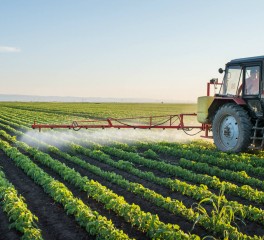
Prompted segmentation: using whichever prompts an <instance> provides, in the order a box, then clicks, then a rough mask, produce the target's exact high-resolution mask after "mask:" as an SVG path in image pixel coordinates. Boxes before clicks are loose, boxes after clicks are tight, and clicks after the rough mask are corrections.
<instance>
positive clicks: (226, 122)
mask: <svg viewBox="0 0 264 240" xmlns="http://www.w3.org/2000/svg"><path fill="white" fill-rule="evenodd" d="M212 130H213V138H214V143H215V145H216V147H217V148H218V149H219V150H221V151H223V152H228V151H230V152H241V151H245V150H246V149H247V148H248V147H249V145H250V137H251V132H252V123H251V121H250V118H249V115H248V113H247V111H246V110H244V109H243V108H242V107H241V106H239V105H236V104H234V103H227V104H225V105H223V106H222V107H220V108H219V110H218V111H217V113H216V114H215V117H214V119H213V126H212Z"/></svg>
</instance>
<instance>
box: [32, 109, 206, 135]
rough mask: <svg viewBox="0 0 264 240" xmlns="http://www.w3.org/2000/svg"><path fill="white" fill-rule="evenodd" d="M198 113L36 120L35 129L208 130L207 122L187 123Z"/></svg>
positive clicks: (33, 126)
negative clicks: (67, 121) (52, 121)
mask: <svg viewBox="0 0 264 240" xmlns="http://www.w3.org/2000/svg"><path fill="white" fill-rule="evenodd" d="M196 116H197V114H196V113H186V114H176V115H168V116H151V117H137V118H120V119H117V118H107V119H88V120H81V121H72V122H71V123H70V124H39V123H37V122H36V121H34V124H33V125H32V128H33V129H39V131H41V129H43V128H49V129H56V128H64V129H73V130H75V131H78V130H80V129H82V128H84V129H89V128H101V129H105V128H118V129H121V128H134V129H152V128H158V129H182V130H184V131H190V130H191V129H199V130H201V131H202V130H206V125H205V124H200V125H185V124H184V118H186V117H196Z"/></svg>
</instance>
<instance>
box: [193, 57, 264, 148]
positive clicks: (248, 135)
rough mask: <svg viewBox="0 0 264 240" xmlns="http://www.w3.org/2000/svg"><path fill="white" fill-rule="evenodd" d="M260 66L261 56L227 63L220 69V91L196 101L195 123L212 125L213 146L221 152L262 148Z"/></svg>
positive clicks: (263, 59)
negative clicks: (196, 117)
mask: <svg viewBox="0 0 264 240" xmlns="http://www.w3.org/2000/svg"><path fill="white" fill-rule="evenodd" d="M263 64H264V56H259V57H250V58H240V59H234V60H232V61H230V62H228V63H227V64H226V68H225V70H223V69H221V68H220V69H219V73H225V74H224V78H223V82H222V83H221V88H220V92H219V93H218V94H215V96H214V97H210V96H206V97H200V98H198V121H199V122H200V123H203V124H210V125H211V126H212V132H213V139H214V143H215V145H216V146H217V148H218V149H219V150H221V151H224V152H227V151H232V152H241V151H245V150H247V149H248V148H249V147H250V148H253V149H263V147H264V118H263V109H264V92H263V74H262V73H263ZM212 82H213V83H217V80H216V79H213V80H212Z"/></svg>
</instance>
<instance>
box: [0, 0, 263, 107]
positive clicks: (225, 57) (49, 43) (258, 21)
mask: <svg viewBox="0 0 264 240" xmlns="http://www.w3.org/2000/svg"><path fill="white" fill-rule="evenodd" d="M262 9H264V1H261V0H252V1H243V0H242V1H239V0H234V1H219V2H216V1H209V0H204V1H202V0H200V1H197V0H196V1H195V0H186V1H177V0H175V1H172V0H163V1H161V0H130V1H129V0H111V1H110V0H108V1H106V0H98V1H95V0H93V1H90V0H87V1H69V0H64V1H62V0H61V1H59V0H57V1H48V0H47V1H33V0H31V1H30V0H28V1H26V0H25V1H18V0H17V1H12V0H10V1H7V0H3V1H0V11H1V14H0V79H1V88H0V94H1V93H2V94H29V95H42V96H45V95H47V96H51V95H52V96H54V95H56V96H79V97H114V98H152V99H161V100H163V101H165V102H169V101H172V100H174V101H175V100H183V101H195V100H196V98H197V97H198V96H200V95H204V94H205V93H206V82H207V81H208V80H209V79H211V78H213V77H218V78H222V75H220V74H218V71H217V70H218V68H219V67H224V64H225V63H226V62H227V61H229V60H231V59H234V58H239V57H248V56H258V55H264V51H263V48H264V46H263V42H264V32H263V22H264V20H263V17H262V15H263V10H262Z"/></svg>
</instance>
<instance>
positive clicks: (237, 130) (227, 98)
mask: <svg viewBox="0 0 264 240" xmlns="http://www.w3.org/2000/svg"><path fill="white" fill-rule="evenodd" d="M263 64H264V56H260V57H250V58H240V59H234V60H232V61H230V62H228V63H227V64H226V68H225V70H223V69H221V68H220V69H219V72H220V73H225V74H224V78H223V82H222V83H218V80H217V79H212V80H211V81H210V82H209V83H208V84H207V96H204V97H199V98H198V112H197V114H196V113H189V114H176V115H170V116H151V117H139V118H123V119H115V118H107V119H88V120H83V121H72V123H70V124H62V125H60V124H37V123H36V122H34V124H33V125H32V128H33V129H39V130H41V129H42V128H51V129H53V128H68V129H74V130H79V129H81V128H85V129H88V128H103V129H104V128H118V129H120V128H140V129H152V128H159V129H182V130H184V131H185V132H186V131H189V130H191V129H199V130H202V131H205V136H204V137H206V138H210V136H209V132H210V131H212V132H213V139H214V143H215V145H216V147H217V148H218V149H219V150H221V151H224V152H228V151H230V152H241V151H246V150H247V149H248V148H249V147H250V148H252V149H263V148H264V117H263V109H264V91H263V87H264V86H263V74H262V73H263V67H264V66H263ZM211 85H219V86H220V91H219V93H218V94H214V96H210V86H211ZM190 116H197V120H198V122H200V123H201V125H190V124H188V125H186V124H184V119H185V117H190ZM135 119H137V120H142V122H143V123H141V124H135V121H134V120H135ZM164 119H165V120H164Z"/></svg>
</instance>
